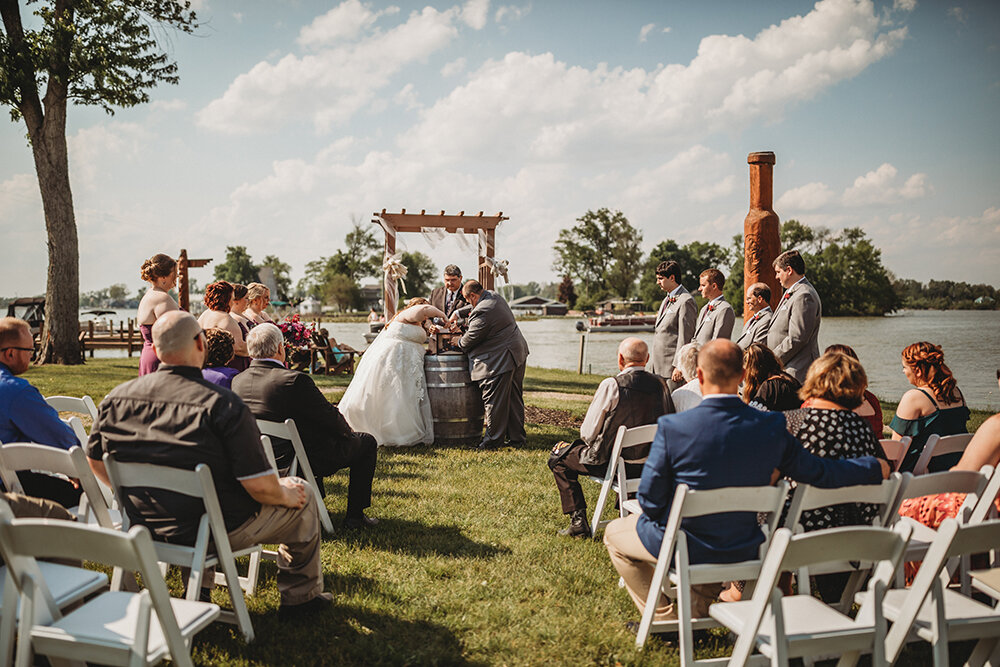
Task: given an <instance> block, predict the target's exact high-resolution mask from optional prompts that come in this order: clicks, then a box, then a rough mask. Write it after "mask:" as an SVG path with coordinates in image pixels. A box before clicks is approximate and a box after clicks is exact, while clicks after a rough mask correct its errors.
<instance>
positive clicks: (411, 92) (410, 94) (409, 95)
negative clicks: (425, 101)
mask: <svg viewBox="0 0 1000 667" xmlns="http://www.w3.org/2000/svg"><path fill="white" fill-rule="evenodd" d="M393 101H394V102H395V103H396V104H398V105H400V106H403V107H406V108H407V109H419V108H420V100H419V99H417V92H416V88H415V87H414V85H413V84H412V83H408V84H406V85H405V86H403V88H402V90H400V91H399V92H398V93H396V96H395V97H394V98H393Z"/></svg>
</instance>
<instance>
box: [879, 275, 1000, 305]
mask: <svg viewBox="0 0 1000 667" xmlns="http://www.w3.org/2000/svg"><path fill="white" fill-rule="evenodd" d="M892 289H893V291H894V292H895V293H896V296H897V297H898V298H899V300H900V303H901V304H902V307H903V308H912V309H917V310H922V309H926V308H934V309H939V310H953V309H962V310H969V309H978V310H996V309H997V308H998V307H1000V290H997V289H996V288H995V287H993V286H991V285H985V284H977V285H970V284H969V283H964V282H954V281H951V280H931V281H930V282H929V283H927V284H926V285H924V284H922V283H920V282H919V281H916V280H912V279H909V278H897V279H895V280H893V282H892Z"/></svg>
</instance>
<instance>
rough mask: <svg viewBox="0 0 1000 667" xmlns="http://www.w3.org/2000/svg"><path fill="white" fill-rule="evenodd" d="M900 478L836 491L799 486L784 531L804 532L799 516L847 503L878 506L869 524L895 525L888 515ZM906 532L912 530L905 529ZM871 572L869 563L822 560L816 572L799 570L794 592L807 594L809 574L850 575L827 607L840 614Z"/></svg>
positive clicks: (852, 599) (850, 602) (807, 569)
mask: <svg viewBox="0 0 1000 667" xmlns="http://www.w3.org/2000/svg"><path fill="white" fill-rule="evenodd" d="M902 481H903V476H902V475H900V474H899V473H892V474H891V475H890V476H889V479H886V480H883V481H882V482H881V483H879V484H863V485H857V486H842V487H840V488H836V489H821V488H819V487H815V486H812V485H810V484H799V485H797V486H796V487H795V491H794V493H793V494H792V502H791V505H790V506H789V508H788V514H787V515H786V517H785V525H784V527H785V528H788V529H790V530H791V531H792V532H793V533H802V532H804V530H803V527H802V526H801V525H800V523H799V522H800V520H801V518H802V513H803V512H807V511H810V510H817V509H821V508H824V507H832V506H836V505H844V504H847V503H865V504H869V505H878V506H879V510H878V515H877V516H876V517H875V520H874V522H873V524H872V525H874V526H876V527H881V526H886V525H892V524H894V523H896V522H895V521H894V520H893V518H892V517H890V516H889V513H890V512H892V509H893V507H894V506H895V501H896V495H897V494H898V492H899V487H900V484H901V483H902ZM908 530H912V529H909V528H908ZM871 569H872V564H871V563H868V562H866V561H865V560H864V559H860V558H856V557H851V558H849V559H846V560H843V561H835V560H834V559H830V560H827V561H824V563H823V566H822V567H821V568H819V569H815V568H814V569H809V568H808V567H803V568H801V569H800V570H799V571H798V575H797V576H798V578H797V581H798V592H799V594H802V595H809V594H810V593H811V591H810V583H809V577H810V575H819V574H831V573H835V572H851V573H853V574H852V576H851V578H850V580H849V581H848V584H847V586H846V587H845V589H844V594H843V597H842V598H841V601H840V603H839V604H837V605H831V606H833V607H835V608H837V609H839V610H840V611H842V612H846V611H847V610H849V609H850V607H851V604H852V603H853V601H854V594H855V593H857V592H858V591H859V590H860V589H861V585H862V583H863V581H862V579H863V577H864V575H865V574H866V573H867V572H868V571H870V570H871Z"/></svg>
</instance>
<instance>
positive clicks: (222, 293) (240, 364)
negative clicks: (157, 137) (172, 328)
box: [198, 280, 250, 371]
mask: <svg viewBox="0 0 1000 667" xmlns="http://www.w3.org/2000/svg"><path fill="white" fill-rule="evenodd" d="M232 303H233V286H232V284H231V283H227V282H226V281H225V280H219V281H217V282H214V283H212V284H211V285H209V286H208V287H206V288H205V307H206V308H207V310H206V311H205V312H203V313H202V314H201V315H199V316H198V324H200V325H201V328H202V329H206V330H207V329H222V330H223V331H228V332H229V334H230V335H231V336H232V337H233V351H234V352H235V356H234V357H233V358H232V359H231V360H230V362H229V366H230V367H231V368H235V369H236V370H237V371H242V370H245V369H246V367H247V366H249V365H250V357H249V356H248V353H247V343H246V333H247V328H246V327H245V326H243V325H242V324H240V323H239V322H237V321H236V318H234V317H233V316H232V315H230V313H229V309H230V308H231V307H232Z"/></svg>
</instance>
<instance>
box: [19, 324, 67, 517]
mask: <svg viewBox="0 0 1000 667" xmlns="http://www.w3.org/2000/svg"><path fill="white" fill-rule="evenodd" d="M34 350H35V341H34V340H33V339H32V337H31V328H30V327H29V326H28V323H27V322H25V321H24V320H19V319H17V318H16V317H4V318H0V443H4V442H34V443H37V444H40V445H50V446H52V447H59V448H60V449H70V448H71V447H77V446H79V445H80V441H79V440H77V438H76V434H75V433H73V429H72V428H70V427H69V426H68V425H67V424H66V423H65V422H64V421H63V420H61V419H59V413H58V412H56V411H55V410H54V409H52V407H50V406H49V404H48V403H46V402H45V399H44V398H43V397H42V395H41V393H39V391H38V390H37V389H35V388H34V387H33V386H31V384H30V383H29V382H28V381H27V380H25V379H23V378H19V377H17V376H18V375H21V374H22V373H24V372H25V371H26V370H28V367H29V366H30V365H31V354H32V352H34ZM17 478H18V480H20V482H21V486H22V487H23V488H24V492H25V493H26V494H28V495H29V496H37V497H39V498H48V499H49V500H54V501H55V502H57V503H59V504H60V505H62V506H63V507H75V506H76V505H78V504H80V489H79V488H77V487H75V486H74V485H73V484H72V483H70V482H67V481H66V480H64V479H61V478H59V477H54V476H52V475H46V474H44V473H38V472H32V471H30V470H21V471H19V472H18V473H17Z"/></svg>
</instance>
